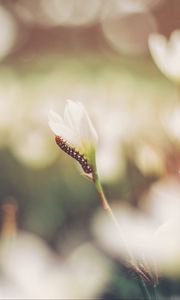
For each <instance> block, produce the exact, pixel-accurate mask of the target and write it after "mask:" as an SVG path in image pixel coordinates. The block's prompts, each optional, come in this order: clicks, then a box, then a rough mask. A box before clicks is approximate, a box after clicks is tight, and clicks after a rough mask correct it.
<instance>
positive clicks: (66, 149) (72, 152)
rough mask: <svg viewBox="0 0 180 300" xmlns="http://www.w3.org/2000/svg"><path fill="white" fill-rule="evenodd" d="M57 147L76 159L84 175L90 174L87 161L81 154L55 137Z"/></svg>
mask: <svg viewBox="0 0 180 300" xmlns="http://www.w3.org/2000/svg"><path fill="white" fill-rule="evenodd" d="M55 140H56V143H57V145H58V146H59V147H60V148H61V149H62V150H63V151H64V152H65V153H67V154H68V155H70V156H71V157H73V158H74V159H76V160H77V161H78V162H79V163H80V165H81V167H82V168H83V170H84V172H85V173H88V174H89V173H92V172H93V169H92V167H91V166H90V164H89V163H88V160H87V159H86V158H85V157H84V155H83V154H81V153H79V151H77V150H76V149H75V148H73V147H71V146H70V145H69V143H68V142H67V141H64V140H63V139H62V138H61V137H60V136H56V137H55Z"/></svg>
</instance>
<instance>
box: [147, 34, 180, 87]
mask: <svg viewBox="0 0 180 300" xmlns="http://www.w3.org/2000/svg"><path fill="white" fill-rule="evenodd" d="M149 49H150V52H151V55H152V57H153V59H154V61H155V63H156V64H157V66H158V67H159V69H160V70H161V72H162V73H164V75H166V76H167V77H169V78H170V79H171V80H174V81H176V82H180V30H176V31H174V32H173V33H172V34H171V36H170V39H169V41H167V39H166V37H165V36H163V35H161V34H157V33H152V34H151V35H150V37H149Z"/></svg>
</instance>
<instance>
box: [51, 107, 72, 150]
mask: <svg viewBox="0 0 180 300" xmlns="http://www.w3.org/2000/svg"><path fill="white" fill-rule="evenodd" d="M48 118H49V122H48V123H49V127H50V128H51V130H52V131H53V132H54V134H55V135H58V136H61V137H62V138H63V139H64V140H66V141H68V142H69V143H70V144H72V145H75V144H76V140H77V138H76V135H75V133H74V132H73V131H72V130H71V129H70V128H69V127H68V126H66V125H65V123H64V120H63V119H62V118H61V117H60V116H59V115H58V114H56V113H55V112H54V111H52V110H51V111H50V112H49V116H48Z"/></svg>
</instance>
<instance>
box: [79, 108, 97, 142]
mask: <svg viewBox="0 0 180 300" xmlns="http://www.w3.org/2000/svg"><path fill="white" fill-rule="evenodd" d="M79 105H80V106H81V110H82V112H83V115H82V119H81V124H80V135H81V138H82V139H84V140H85V141H88V142H89V143H92V144H93V145H94V146H96V145H97V142H98V136H97V132H96V130H95V128H94V126H93V124H92V122H91V120H90V118H89V115H88V113H87V111H86V110H85V108H84V106H83V105H82V104H81V103H79Z"/></svg>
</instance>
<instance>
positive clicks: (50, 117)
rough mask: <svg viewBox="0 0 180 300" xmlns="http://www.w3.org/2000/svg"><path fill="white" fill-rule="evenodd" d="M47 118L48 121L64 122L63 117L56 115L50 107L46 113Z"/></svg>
mask: <svg viewBox="0 0 180 300" xmlns="http://www.w3.org/2000/svg"><path fill="white" fill-rule="evenodd" d="M48 120H49V121H54V122H57V123H58V122H62V123H63V122H64V121H63V119H62V118H61V117H60V115H58V114H57V113H56V112H55V111H53V110H52V109H51V110H50V111H49V114H48Z"/></svg>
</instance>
